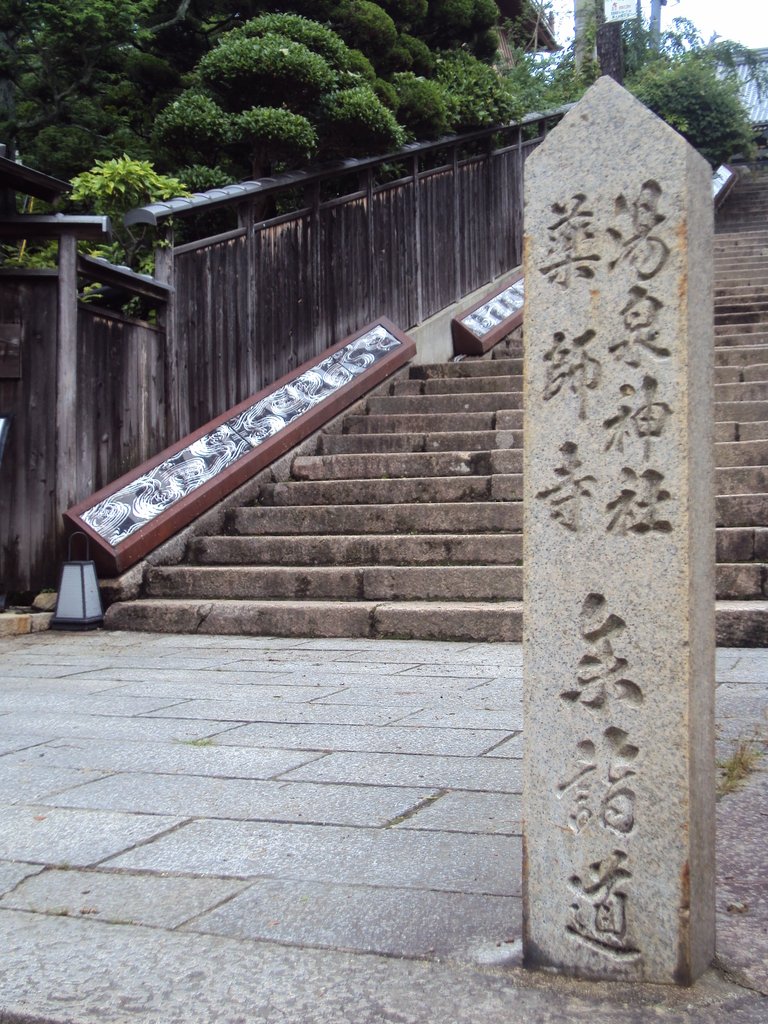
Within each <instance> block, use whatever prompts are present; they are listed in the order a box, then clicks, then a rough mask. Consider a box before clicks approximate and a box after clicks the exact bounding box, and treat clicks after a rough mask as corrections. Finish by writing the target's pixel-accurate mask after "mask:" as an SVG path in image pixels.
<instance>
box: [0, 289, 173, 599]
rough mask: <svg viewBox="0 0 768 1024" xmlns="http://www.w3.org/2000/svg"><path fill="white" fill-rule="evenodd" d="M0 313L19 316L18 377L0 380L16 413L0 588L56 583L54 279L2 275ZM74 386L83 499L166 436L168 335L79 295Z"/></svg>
mask: <svg viewBox="0 0 768 1024" xmlns="http://www.w3.org/2000/svg"><path fill="white" fill-rule="evenodd" d="M0 284H1V286H0V321H6V320H8V321H16V322H20V323H21V325H22V377H21V380H18V381H17V380H0V412H2V413H3V414H4V415H8V414H10V415H11V416H12V417H13V421H12V424H11V431H10V434H9V437H8V443H7V446H6V450H5V455H4V458H3V461H2V464H0V591H7V592H11V593H19V592H21V593H23V592H27V591H31V590H39V589H40V588H41V587H45V586H55V585H56V582H57V580H58V572H59V567H60V564H61V561H62V558H63V557H64V554H65V550H64V548H63V545H62V522H61V514H62V512H63V511H64V505H65V504H66V503H65V502H63V501H62V498H61V496H60V495H59V494H58V487H57V476H58V467H57V456H56V418H55V409H56V399H57V389H58V383H57V377H56V369H57V364H56V348H57V331H58V317H57V295H58V279H57V276H56V275H55V273H53V274H50V275H44V276H29V275H26V276H8V277H5V276H4V277H2V278H1V279H0ZM77 319H78V324H77V328H78V329H77V357H76V368H75V380H76V386H75V391H74V393H72V394H70V395H69V396H68V398H67V400H68V401H69V402H71V403H72V407H73V408H74V409H75V411H76V423H77V438H78V444H77V456H76V459H77V464H76V474H75V479H76V493H77V495H78V500H79V499H80V498H84V497H86V496H87V495H88V494H90V493H91V492H92V491H94V490H96V489H98V488H99V487H103V486H104V485H105V484H106V483H108V482H109V481H110V480H113V479H115V477H117V476H120V475H121V474H122V473H124V472H126V470H128V469H130V468H132V467H133V466H135V465H137V464H138V463H140V462H143V461H144V460H145V459H147V458H148V457H149V456H150V455H152V454H154V453H155V452H156V451H159V450H160V449H161V448H163V447H164V446H165V444H166V443H167V438H166V415H165V374H164V359H165V351H164V336H163V334H162V332H160V331H158V330H156V329H154V328H152V327H150V326H149V325H146V324H142V323H139V322H136V321H132V320H128V319H126V318H124V317H120V316H116V315H115V314H112V313H108V312H105V311H103V310H98V309H94V308H93V307H89V306H85V305H80V307H79V308H78V312H77Z"/></svg>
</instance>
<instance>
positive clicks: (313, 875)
mask: <svg viewBox="0 0 768 1024" xmlns="http://www.w3.org/2000/svg"><path fill="white" fill-rule="evenodd" d="M520 849H521V847H520V840H519V838H518V837H516V836H475V835H462V834H460V833H452V834H446V833H443V832H406V831H398V830H397V829H386V830H375V829H365V828H342V827H340V826H337V825H325V826H318V825H285V824H258V823H252V822H240V821H209V820H207V821H199V822H191V823H190V824H188V825H185V826H184V827H183V828H180V829H177V830H176V831H174V832H171V833H169V834H168V835H166V836H162V837H160V838H159V839H157V840H156V841H155V842H153V843H150V844H147V845H144V846H140V847H137V848H136V849H134V850H130V851H128V852H127V853H124V854H121V855H119V856H117V857H114V858H112V859H111V860H109V861H108V862H107V866H109V867H119V868H128V869H131V870H142V871H155V872H158V871H160V872H162V871H176V872H181V873H184V874H196V875H205V874H212V875H219V876H222V877H225V876H237V877H243V878H247V877H259V876H261V877H264V876H266V877H273V878H284V879H289V878H294V879H298V880H300V881H310V880H311V881H329V882H337V883H344V884H347V885H384V886H398V887H402V888H404V889H408V888H415V889H437V890H447V891H450V892H472V893H485V894H488V895H498V896H517V895H519V892H520V869H519V864H520Z"/></svg>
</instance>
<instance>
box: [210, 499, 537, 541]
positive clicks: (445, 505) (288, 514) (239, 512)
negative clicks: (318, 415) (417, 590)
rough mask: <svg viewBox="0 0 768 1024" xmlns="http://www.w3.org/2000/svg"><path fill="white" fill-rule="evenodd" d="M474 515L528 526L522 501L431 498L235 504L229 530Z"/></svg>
mask: <svg viewBox="0 0 768 1024" xmlns="http://www.w3.org/2000/svg"><path fill="white" fill-rule="evenodd" d="M469 516H471V520H472V525H473V527H474V529H475V530H478V531H480V532H482V533H486V534H487V533H505V532H510V531H518V530H522V528H523V506H522V504H521V502H519V501H475V502H473V503H472V505H471V506H468V505H467V504H466V503H465V502H449V501H446V502H434V503H433V502H430V503H425V504H401V505H383V504H382V505H369V506H366V507H365V508H364V509H361V508H360V506H359V505H329V506H327V507H318V506H315V505H312V506H301V505H294V506H291V505H288V506H280V507H269V506H262V505H259V506H253V507H247V508H234V509H230V510H229V512H228V513H227V514H226V515H225V517H224V529H225V530H226V531H227V533H229V534H239V535H241V536H242V535H246V534H253V535H256V536H264V535H267V534H278V535H284V536H287V537H292V536H295V535H300V534H315V533H323V534H333V533H342V534H344V533H359V534H360V533H399V534H404V533H422V534H423V533H449V532H452V531H455V530H456V527H457V524H463V523H464V522H466V520H467V518H468V517H469Z"/></svg>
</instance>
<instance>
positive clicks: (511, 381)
mask: <svg viewBox="0 0 768 1024" xmlns="http://www.w3.org/2000/svg"><path fill="white" fill-rule="evenodd" d="M522 388H523V378H522V376H521V375H520V374H517V375H515V376H508V375H506V374H504V375H503V376H499V375H496V376H487V377H480V376H472V377H436V378H434V379H428V380H419V379H417V378H412V379H410V380H399V381H396V382H395V383H394V384H393V385H392V386H391V388H390V394H391V395H396V396H402V395H465V394H487V393H489V392H495V391H506V392H509V391H522Z"/></svg>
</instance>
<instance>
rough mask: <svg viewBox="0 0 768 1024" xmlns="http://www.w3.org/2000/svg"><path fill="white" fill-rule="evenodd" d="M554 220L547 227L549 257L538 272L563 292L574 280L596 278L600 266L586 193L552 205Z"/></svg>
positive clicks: (592, 212)
mask: <svg viewBox="0 0 768 1024" xmlns="http://www.w3.org/2000/svg"><path fill="white" fill-rule="evenodd" d="M552 213H553V214H554V215H555V219H554V220H553V221H552V223H551V224H549V225H548V227H547V243H548V244H547V254H546V256H545V258H544V262H543V263H542V265H541V267H540V268H539V270H540V272H541V273H542V274H543V275H544V276H545V277H546V278H547V280H548V281H551V282H553V283H554V284H559V285H561V286H562V287H563V288H567V287H568V285H570V283H571V280H572V278H574V277H577V278H586V279H587V280H590V279H591V278H593V277H594V276H595V264H596V263H598V262H599V260H600V255H599V253H598V251H597V244H596V241H595V229H594V223H593V222H594V216H595V214H594V211H593V210H592V208H591V206H590V203H589V201H588V199H587V197H586V196H585V195H584V193H583V192H577V193H576V194H575V195H573V196H571V198H570V199H568V200H566V201H565V202H563V203H553V204H552Z"/></svg>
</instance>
